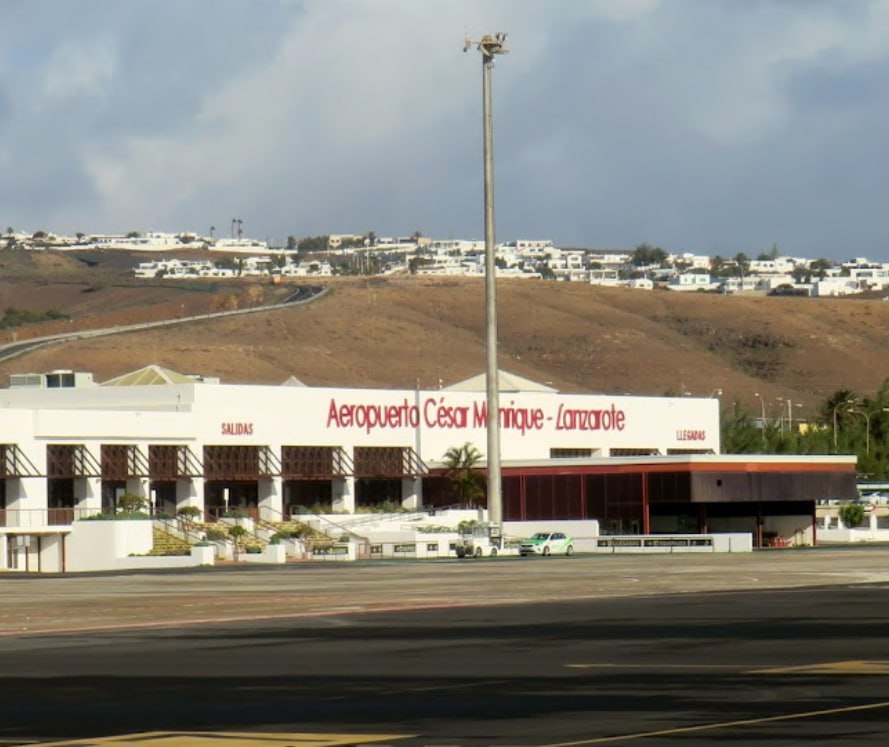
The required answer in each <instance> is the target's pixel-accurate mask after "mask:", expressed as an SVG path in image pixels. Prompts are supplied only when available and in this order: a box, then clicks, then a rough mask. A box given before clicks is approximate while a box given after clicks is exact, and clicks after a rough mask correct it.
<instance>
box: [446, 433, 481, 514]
mask: <svg viewBox="0 0 889 747" xmlns="http://www.w3.org/2000/svg"><path fill="white" fill-rule="evenodd" d="M481 458H482V455H481V452H480V451H479V450H478V449H476V448H475V446H473V445H472V444H471V443H469V441H467V442H466V443H465V444H463V445H462V446H452V447H451V448H450V449H448V450H447V452H446V453H445V455H444V463H445V467H446V471H445V477H447V479H448V482H449V483H450V488H451V494H452V495H453V496H454V498H455V499H456V500H457V502H458V503H462V504H468V505H475V504H476V502H477V501H478V500H479V499H480V498H483V497H484V495H485V491H484V488H483V487H482V475H481V471H480V470H479V469H478V463H479V461H481Z"/></svg>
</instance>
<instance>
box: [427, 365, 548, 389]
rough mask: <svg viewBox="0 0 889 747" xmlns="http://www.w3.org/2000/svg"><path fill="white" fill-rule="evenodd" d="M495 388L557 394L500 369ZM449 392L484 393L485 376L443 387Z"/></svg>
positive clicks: (481, 375)
mask: <svg viewBox="0 0 889 747" xmlns="http://www.w3.org/2000/svg"><path fill="white" fill-rule="evenodd" d="M497 387H498V390H499V391H501V392H557V391H559V390H558V389H554V388H553V387H551V386H546V385H545V384H540V383H538V382H536V381H531V379H526V378H524V377H523V376H518V375H516V374H512V373H509V372H508V371H504V370H503V369H500V370H498V371H497ZM444 389H445V390H446V391H449V392H484V391H485V390H486V389H487V383H486V377H485V374H483V373H481V374H479V375H478V376H473V377H472V378H471V379H466V380H465V381H458V382H457V383H456V384H451V385H450V386H446V387H444Z"/></svg>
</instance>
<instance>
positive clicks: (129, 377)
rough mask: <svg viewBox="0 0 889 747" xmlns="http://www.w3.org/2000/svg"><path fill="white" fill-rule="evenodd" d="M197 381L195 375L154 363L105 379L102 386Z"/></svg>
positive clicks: (188, 382)
mask: <svg viewBox="0 0 889 747" xmlns="http://www.w3.org/2000/svg"><path fill="white" fill-rule="evenodd" d="M195 381H196V378H195V377H194V376H189V375H188V374H181V373H179V372H177V371H173V370H171V369H169V368H164V367H163V366H158V365H157V364H156V363H152V364H151V365H150V366H145V368H140V369H139V370H138V371H130V372H129V373H125V374H122V375H121V376H116V377H115V378H113V379H108V381H103V382H102V384H101V386H157V385H159V384H193V383H194V382H195Z"/></svg>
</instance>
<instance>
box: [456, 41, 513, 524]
mask: <svg viewBox="0 0 889 747" xmlns="http://www.w3.org/2000/svg"><path fill="white" fill-rule="evenodd" d="M505 41H506V34H503V33H498V34H495V35H493V36H491V35H490V34H486V35H485V36H483V37H482V38H481V41H479V43H478V49H479V51H480V52H481V53H482V118H483V142H484V153H483V155H484V182H485V397H486V405H487V413H488V422H487V438H488V453H487V463H488V521H489V522H491V523H492V524H500V523H501V522H502V521H503V493H502V488H501V478H500V388H499V382H498V367H497V287H496V274H497V265H496V263H495V261H494V260H495V257H494V120H493V113H492V109H493V107H492V104H491V70H492V68H493V67H494V57H495V56H496V55H498V54H503V53H504V52H506V50H505V49H504V47H503V43H504V42H505ZM468 47H469V41H468V40H467V46H466V47H464V49H468Z"/></svg>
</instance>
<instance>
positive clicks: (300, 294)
mask: <svg viewBox="0 0 889 747" xmlns="http://www.w3.org/2000/svg"><path fill="white" fill-rule="evenodd" d="M328 290H329V288H328V286H326V285H325V286H320V287H319V286H313V285H300V286H297V287H296V288H295V290H294V291H293V293H291V294H290V295H289V296H287V298H285V299H284V300H283V301H279V302H278V303H273V304H267V305H263V306H252V307H250V308H249V309H236V310H234V311H214V312H212V313H210V314H198V315H196V316H184V317H176V318H175V319H163V320H161V321H157V322H142V323H140V324H125V325H118V326H114V327H103V328H100V329H88V330H81V331H79V332H63V333H61V334H58V335H47V336H46V337H34V338H32V339H30V340H22V341H21V342H11V343H7V344H6V345H0V361H5V360H9V359H10V358H15V357H17V356H19V355H23V354H25V353H29V352H31V351H32V350H37V349H38V348H42V347H45V346H47V345H56V344H58V343H61V342H71V341H72V340H86V339H89V338H92V337H106V336H108V335H117V334H121V333H123V332H139V331H142V330H146V329H156V328H158V327H171V326H173V325H174V324H187V323H188V322H195V321H205V320H207V319H219V318H221V317H227V316H237V315H239V314H255V313H257V312H260V311H274V310H276V309H283V308H287V307H291V306H299V305H302V304H306V303H311V302H312V301H315V300H317V299H318V298H321V297H322V296H323V295H324V294H325V293H327V291H328Z"/></svg>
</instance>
